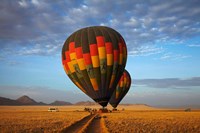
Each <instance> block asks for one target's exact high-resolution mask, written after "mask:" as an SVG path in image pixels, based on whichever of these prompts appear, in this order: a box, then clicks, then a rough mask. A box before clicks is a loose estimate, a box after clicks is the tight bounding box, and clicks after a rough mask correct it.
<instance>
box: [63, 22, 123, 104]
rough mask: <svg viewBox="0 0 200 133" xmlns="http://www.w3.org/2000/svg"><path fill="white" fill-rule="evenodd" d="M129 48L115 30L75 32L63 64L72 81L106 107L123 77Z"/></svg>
mask: <svg viewBox="0 0 200 133" xmlns="http://www.w3.org/2000/svg"><path fill="white" fill-rule="evenodd" d="M126 60H127V48H126V44H125V41H124V39H123V37H122V36H121V35H120V34H119V33H118V32H117V31H115V30H114V29H112V28H109V27H104V26H93V27H86V28H83V29H80V30H78V31H76V32H74V33H72V34H71V35H70V36H69V37H68V38H67V40H66V41H65V43H64V45H63V48H62V64H63V67H64V70H65V72H66V74H67V75H68V77H69V78H70V79H71V81H72V82H73V83H74V84H75V85H76V86H77V87H78V88H79V89H81V90H82V91H83V92H84V93H85V94H86V95H88V96H89V97H90V98H92V99H93V100H94V101H95V102H97V103H99V104H100V105H101V106H103V107H105V106H107V104H108V101H109V99H110V97H111V96H112V93H113V91H114V90H115V88H116V86H117V83H118V81H119V79H120V77H121V75H122V74H123V71H124V68H125V65H126Z"/></svg>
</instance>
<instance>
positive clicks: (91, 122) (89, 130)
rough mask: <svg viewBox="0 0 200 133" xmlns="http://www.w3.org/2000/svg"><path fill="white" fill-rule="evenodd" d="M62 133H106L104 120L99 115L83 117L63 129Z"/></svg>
mask: <svg viewBox="0 0 200 133" xmlns="http://www.w3.org/2000/svg"><path fill="white" fill-rule="evenodd" d="M61 132H62V133H108V131H107V128H106V127H105V125H104V118H103V117H101V115H100V114H93V115H89V116H86V117H84V118H83V119H81V120H80V121H77V122H76V123H74V124H72V125H71V126H69V127H67V128H65V129H63V130H62V131H61Z"/></svg>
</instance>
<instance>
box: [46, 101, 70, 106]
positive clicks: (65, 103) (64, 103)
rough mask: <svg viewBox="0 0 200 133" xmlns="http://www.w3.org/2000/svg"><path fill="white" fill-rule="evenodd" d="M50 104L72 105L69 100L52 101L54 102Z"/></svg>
mask: <svg viewBox="0 0 200 133" xmlns="http://www.w3.org/2000/svg"><path fill="white" fill-rule="evenodd" d="M50 105H57V106H61V105H72V103H70V102H65V101H54V102H53V103H51V104H50Z"/></svg>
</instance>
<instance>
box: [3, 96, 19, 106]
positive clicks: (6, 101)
mask: <svg viewBox="0 0 200 133" xmlns="http://www.w3.org/2000/svg"><path fill="white" fill-rule="evenodd" d="M0 105H21V103H20V102H18V101H16V100H12V99H9V98H4V97H0Z"/></svg>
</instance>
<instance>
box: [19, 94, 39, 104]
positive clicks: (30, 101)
mask: <svg viewBox="0 0 200 133" xmlns="http://www.w3.org/2000/svg"><path fill="white" fill-rule="evenodd" d="M16 101H17V102H19V103H21V104H22V105H38V104H39V103H38V102H36V101H35V100H33V99H31V98H30V97H28V96H22V97H20V98H18V99H17V100H16Z"/></svg>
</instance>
